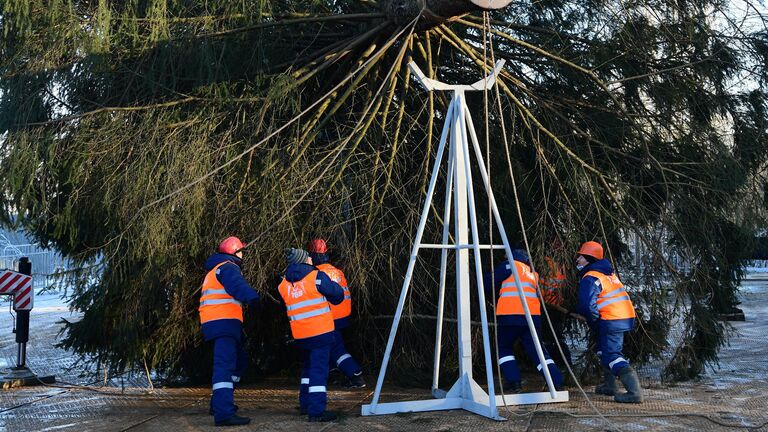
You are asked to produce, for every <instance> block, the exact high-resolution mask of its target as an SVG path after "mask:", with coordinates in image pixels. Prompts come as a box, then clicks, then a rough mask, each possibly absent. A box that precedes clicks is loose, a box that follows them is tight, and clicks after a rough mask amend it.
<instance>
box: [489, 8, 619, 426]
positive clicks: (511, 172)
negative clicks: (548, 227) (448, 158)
mask: <svg viewBox="0 0 768 432" xmlns="http://www.w3.org/2000/svg"><path fill="white" fill-rule="evenodd" d="M486 35H487V39H488V46H489V48H490V54H491V58H490V60H491V65H494V64H495V63H496V58H495V53H494V50H493V31H492V29H491V24H490V20H489V18H488V12H483V69H484V70H485V69H486V68H487V67H488V58H487V55H486V50H485V41H486ZM497 80H498V83H497V84H496V85H495V86H494V89H495V93H496V102H497V106H498V110H499V118H500V119H501V135H502V137H503V139H504V150H505V153H506V159H507V166H508V168H509V177H510V180H511V182H512V192H513V194H514V197H515V208H516V210H517V216H518V219H519V222H520V231H521V234H522V236H523V242H524V244H525V249H526V252H527V253H528V257H529V261H530V266H531V271H532V272H533V273H534V274H536V268H535V266H534V263H533V261H534V260H533V255H532V254H531V248H530V245H529V243H528V235H527V233H526V229H525V223H524V221H523V213H522V210H521V207H520V197H519V194H518V191H517V182H516V180H515V176H514V170H513V169H512V159H511V156H510V152H509V141H508V139H507V129H506V124H505V122H504V115H503V111H502V105H501V92H500V91H499V85H500V82H501V77H500V76H499V77H497ZM485 90H486V91H487V89H485ZM484 93H485V91H484ZM486 99H487V97H486ZM488 117H489V113H488V107H487V104H486V106H485V136H486V154H487V155H488V156H487V158H488V162H487V165H488V166H487V168H486V169H487V173H488V183H489V184H490V183H491V172H490V164H491V161H490V157H489V155H490V150H489V147H490V141H489V132H490V128H489V124H488ZM513 127H514V124H513ZM489 208H490V206H489ZM489 213H490V212H489ZM488 219H489V221H491V220H492V218H491V217H490V214H489V218H488ZM491 226H492V225H491ZM492 232H493V231H492V230H491V233H492ZM490 240H491V244H493V243H492V241H493V237H492V234H491V239H490ZM490 253H491V254H492V253H493V249H491V250H490ZM491 256H492V255H491ZM507 259H508V260H509V262H510V265H514V262H513V260H512V257H507ZM491 275H492V276H491V283H492V284H493V271H492V272H491ZM493 286H494V289H492V290H491V291H492V292H493V312H494V314H493V315H494V324H496V289H495V285H493ZM536 293H537V294H538V296H539V301H540V302H541V304H542V305H545V304H546V302H545V301H544V296H543V295H542V292H541V289H540V287H539V285H538V284H537V285H536ZM541 309H542V310H543V311H544V316H545V318H546V321H547V324H548V326H549V329H550V331H551V332H552V335H553V336H554V337H553V339H554V340H555V345H557V349H558V350H559V351H560V356H561V358H563V360H565V353H564V352H563V347H562V346H561V345H560V341H559V339H558V338H557V334H556V332H555V328H554V326H553V325H552V320H551V319H550V317H549V312H548V311H547V308H546V306H545V307H542V308H541ZM494 334H495V336H496V342H495V345H496V353H497V356H498V337H499V335H498V326H497V325H494ZM563 363H565V366H566V368H567V369H568V374H569V375H570V376H571V378H573V382H574V383H575V384H576V387H578V389H579V391H580V392H581V394H582V395H583V396H584V398H585V399H586V401H587V403H588V404H589V406H590V407H591V408H592V409H593V410H594V411H595V413H596V414H597V415H598V417H600V418H601V419H602V420H603V421H604V422H605V423H606V424H607V425H608V426H610V427H612V428H615V429H616V430H621V428H619V427H618V426H616V425H615V424H614V423H613V422H611V421H610V420H608V418H607V417H605V415H603V413H601V412H600V410H599V409H598V408H597V406H595V404H594V403H593V402H592V400H591V399H590V398H589V396H588V395H587V392H586V391H584V388H583V387H582V386H581V383H579V380H578V378H577V377H576V374H575V373H574V372H573V369H572V368H571V365H570V364H569V363H568V361H564V362H563ZM542 367H544V366H543V365H542ZM497 369H499V375H501V373H500V369H501V367H500V366H499V365H498V362H497ZM499 381H501V376H499ZM501 388H502V400H503V399H504V393H503V387H501ZM505 405H506V402H505ZM534 410H535V408H534ZM526 415H527V413H526Z"/></svg>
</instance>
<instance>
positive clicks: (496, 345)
mask: <svg viewBox="0 0 768 432" xmlns="http://www.w3.org/2000/svg"><path fill="white" fill-rule="evenodd" d="M489 26H490V24H489V20H488V12H483V65H486V64H488V42H489V40H488V32H487V31H486V30H487V29H488V27H489ZM483 72H484V73H485V72H486V71H485V70H483ZM483 113H484V114H485V160H486V164H485V165H486V166H485V167H484V168H485V169H486V172H487V173H488V184H489V185H490V183H491V141H490V133H489V131H490V125H489V124H488V122H489V119H490V116H489V113H488V81H485V82H484V84H483ZM492 213H493V209H492V206H491V200H488V244H491V245H492V244H493V216H492ZM488 256H489V260H488V262H490V263H491V265H493V249H489V250H488ZM495 278H496V272H494V271H493V269H491V287H492V289H491V300H492V301H491V309H492V310H493V346H494V348H495V349H496V357H500V354H499V323H498V320H497V316H496V280H495ZM493 360H494V364H495V365H496V376H497V380H498V382H499V393H501V401H502V402H504V408H505V411H506V412H507V414H514V415H518V414H516V413H512V412H510V408H509V405H507V395H506V394H505V393H504V382H503V381H502V375H501V365H500V364H499V361H498V359H493Z"/></svg>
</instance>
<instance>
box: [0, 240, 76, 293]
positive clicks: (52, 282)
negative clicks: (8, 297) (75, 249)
mask: <svg viewBox="0 0 768 432" xmlns="http://www.w3.org/2000/svg"><path fill="white" fill-rule="evenodd" d="M8 237H9V236H7V235H6V234H5V233H2V232H0V269H3V268H4V269H12V270H16V269H17V268H18V262H19V258H21V257H28V258H29V260H30V262H31V263H32V280H33V286H34V288H35V290H40V289H44V288H48V289H53V290H59V289H61V288H62V287H63V285H62V284H63V279H64V278H63V275H64V272H65V271H67V270H69V268H70V267H69V265H68V263H67V261H66V260H65V259H64V258H62V257H61V255H59V254H58V253H56V252H55V251H52V250H46V249H43V248H41V247H40V246H39V245H37V244H33V243H26V244H14V243H13V241H11V240H10V239H9V238H8Z"/></svg>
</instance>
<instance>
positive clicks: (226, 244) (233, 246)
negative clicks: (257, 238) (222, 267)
mask: <svg viewBox="0 0 768 432" xmlns="http://www.w3.org/2000/svg"><path fill="white" fill-rule="evenodd" d="M244 247H245V245H244V244H243V242H241V241H240V239H239V238H237V237H234V236H233V237H227V238H225V239H224V240H222V241H221V243H219V252H221V253H225V254H230V255H234V254H236V253H237V252H238V251H239V250H240V249H242V248H244Z"/></svg>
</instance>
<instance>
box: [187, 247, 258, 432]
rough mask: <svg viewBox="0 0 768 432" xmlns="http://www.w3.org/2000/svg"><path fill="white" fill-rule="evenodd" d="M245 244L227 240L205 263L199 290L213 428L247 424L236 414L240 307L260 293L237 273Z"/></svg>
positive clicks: (241, 356) (241, 361)
mask: <svg viewBox="0 0 768 432" xmlns="http://www.w3.org/2000/svg"><path fill="white" fill-rule="evenodd" d="M244 247H245V245H244V244H243V242H241V241H240V239H238V238H237V237H227V238H226V239H225V240H224V241H222V242H221V243H220V244H219V247H218V251H217V252H216V253H214V254H213V255H211V256H210V257H209V258H208V260H207V261H206V262H205V270H206V271H207V272H208V273H207V274H206V275H205V280H203V287H202V289H201V291H200V308H199V311H200V324H201V325H202V332H203V338H204V339H205V341H206V342H213V379H212V381H213V386H212V389H213V394H212V396H211V404H210V414H213V420H214V422H215V423H216V426H238V425H245V424H248V423H250V421H251V419H250V418H248V417H240V416H238V415H236V414H235V411H237V406H236V405H235V402H234V392H235V383H237V382H240V377H241V375H242V373H243V371H244V370H245V365H246V360H247V357H246V354H245V351H243V348H242V333H243V329H242V327H243V304H251V305H256V304H258V303H259V300H260V298H259V294H258V293H257V292H256V291H255V290H254V289H253V288H251V287H250V285H248V282H246V281H245V279H244V278H243V274H242V272H241V270H240V268H241V266H242V259H243V252H242V250H241V249H243V248H244Z"/></svg>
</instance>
